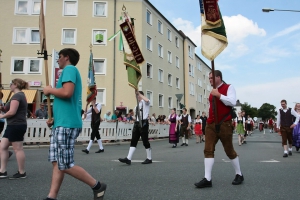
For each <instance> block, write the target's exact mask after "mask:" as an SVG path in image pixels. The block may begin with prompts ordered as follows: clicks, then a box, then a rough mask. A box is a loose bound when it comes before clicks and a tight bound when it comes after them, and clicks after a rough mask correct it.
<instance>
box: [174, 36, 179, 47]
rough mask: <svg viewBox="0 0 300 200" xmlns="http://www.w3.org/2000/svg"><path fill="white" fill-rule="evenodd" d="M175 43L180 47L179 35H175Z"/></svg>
mask: <svg viewBox="0 0 300 200" xmlns="http://www.w3.org/2000/svg"><path fill="white" fill-rule="evenodd" d="M175 45H176V47H177V48H179V38H178V37H177V36H175Z"/></svg>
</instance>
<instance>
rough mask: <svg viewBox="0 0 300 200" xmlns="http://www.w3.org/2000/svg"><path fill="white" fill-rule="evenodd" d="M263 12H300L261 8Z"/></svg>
mask: <svg viewBox="0 0 300 200" xmlns="http://www.w3.org/2000/svg"><path fill="white" fill-rule="evenodd" d="M262 11H263V12H271V11H287V12H300V10H281V9H272V8H263V9H262Z"/></svg>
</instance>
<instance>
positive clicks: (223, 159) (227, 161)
mask: <svg viewBox="0 0 300 200" xmlns="http://www.w3.org/2000/svg"><path fill="white" fill-rule="evenodd" d="M222 160H223V161H224V162H230V160H225V159H222Z"/></svg>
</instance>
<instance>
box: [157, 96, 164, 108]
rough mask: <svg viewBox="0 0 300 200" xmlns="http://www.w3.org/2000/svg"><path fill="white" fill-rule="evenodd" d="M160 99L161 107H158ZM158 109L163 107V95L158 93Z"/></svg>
mask: <svg viewBox="0 0 300 200" xmlns="http://www.w3.org/2000/svg"><path fill="white" fill-rule="evenodd" d="M160 97H162V99H161V104H162V105H159V100H160ZM158 107H159V108H163V107H164V95H163V94H160V93H158Z"/></svg>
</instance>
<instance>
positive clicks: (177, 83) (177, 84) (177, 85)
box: [175, 77, 180, 89]
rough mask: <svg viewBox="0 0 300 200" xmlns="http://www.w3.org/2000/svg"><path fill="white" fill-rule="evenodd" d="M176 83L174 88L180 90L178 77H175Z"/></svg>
mask: <svg viewBox="0 0 300 200" xmlns="http://www.w3.org/2000/svg"><path fill="white" fill-rule="evenodd" d="M175 80H176V82H175V84H176V88H177V89H180V78H179V77H176V79H175ZM177 80H178V81H177Z"/></svg>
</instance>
